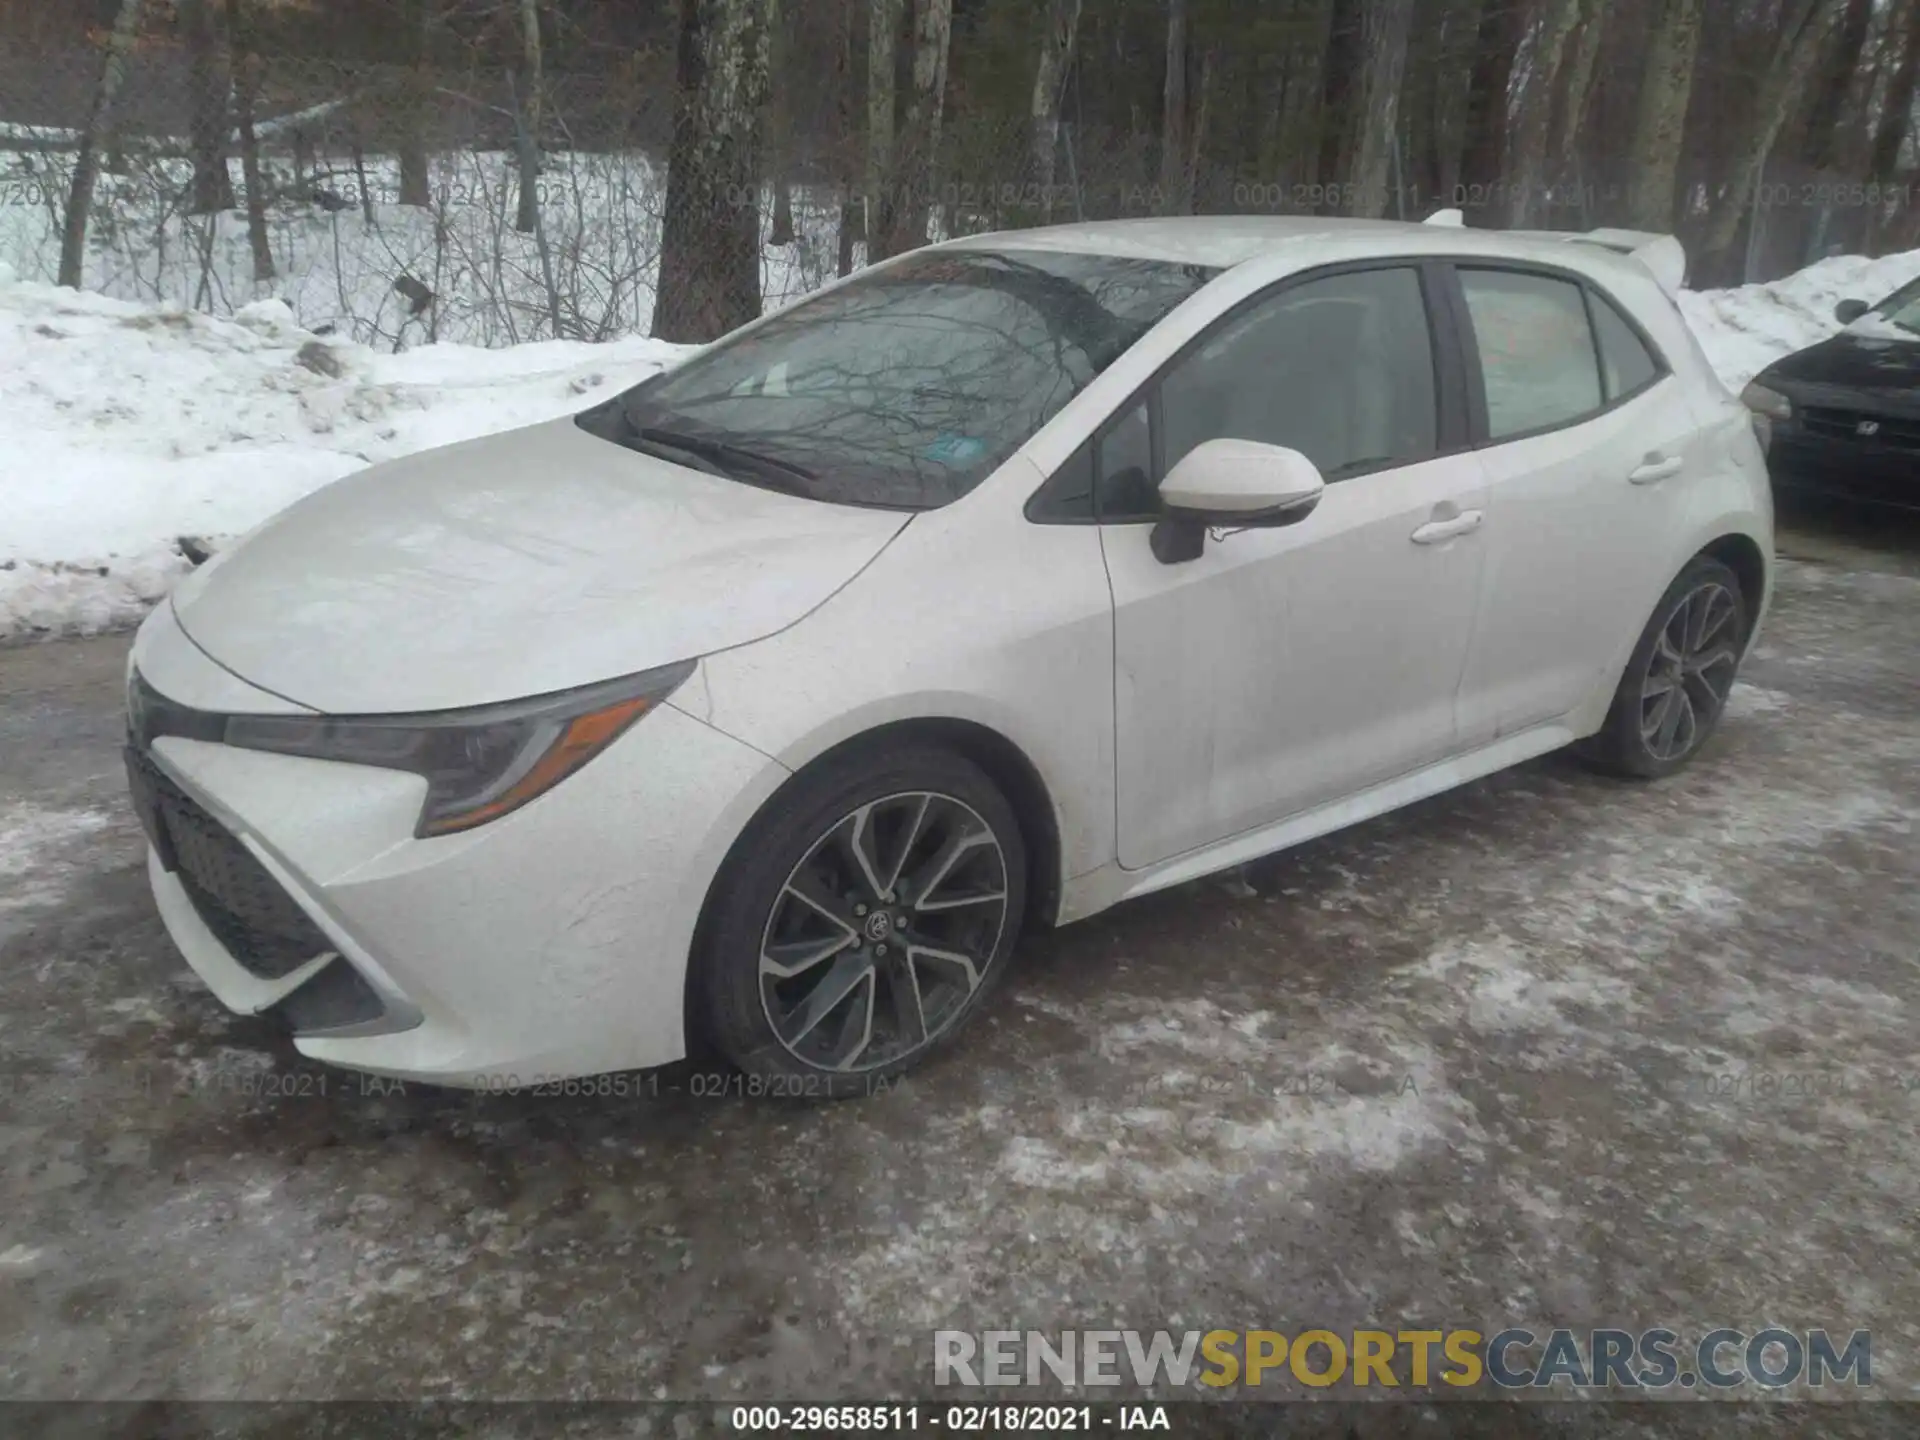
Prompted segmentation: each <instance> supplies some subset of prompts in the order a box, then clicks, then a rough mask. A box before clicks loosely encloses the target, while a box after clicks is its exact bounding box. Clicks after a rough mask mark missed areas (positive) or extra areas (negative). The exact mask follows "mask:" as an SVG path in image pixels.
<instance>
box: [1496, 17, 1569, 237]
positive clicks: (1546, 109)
mask: <svg viewBox="0 0 1920 1440" xmlns="http://www.w3.org/2000/svg"><path fill="white" fill-rule="evenodd" d="M1579 21H1580V0H1541V13H1540V23H1539V25H1538V26H1537V27H1535V30H1534V35H1533V51H1532V54H1531V57H1530V59H1529V63H1528V65H1527V76H1526V83H1525V84H1524V85H1523V86H1522V87H1521V90H1520V114H1519V116H1518V117H1517V118H1516V120H1515V122H1514V126H1513V159H1512V162H1511V163H1510V164H1509V165H1508V167H1507V194H1508V201H1509V211H1508V213H1509V218H1510V220H1511V222H1512V223H1513V224H1514V225H1519V226H1524V225H1530V224H1532V223H1533V222H1534V221H1535V219H1536V218H1537V217H1538V215H1539V214H1540V212H1541V210H1542V208H1543V206H1544V203H1545V196H1544V195H1543V194H1542V193H1541V192H1542V191H1544V189H1545V188H1546V163H1547V142H1548V140H1549V138H1550V135H1551V131H1552V127H1553V101H1554V96H1555V95H1556V93H1558V89H1559V84H1560V70H1561V65H1562V62H1563V60H1564V58H1565V56H1566V53H1567V42H1568V40H1569V39H1571V38H1572V36H1573V32H1574V29H1575V27H1576V26H1577V25H1578V24H1579Z"/></svg>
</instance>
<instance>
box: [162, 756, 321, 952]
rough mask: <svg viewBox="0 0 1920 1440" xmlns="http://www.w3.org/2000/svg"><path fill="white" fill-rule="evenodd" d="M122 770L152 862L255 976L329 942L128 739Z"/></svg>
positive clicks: (228, 834)
mask: <svg viewBox="0 0 1920 1440" xmlns="http://www.w3.org/2000/svg"><path fill="white" fill-rule="evenodd" d="M127 774H128V779H129V781H130V783H131V788H132V791H133V798H134V805H135V806H136V808H138V809H139V811H140V820H141V823H142V824H143V825H144V826H145V827H146V830H147V834H148V836H149V838H151V839H152V841H153V845H154V849H155V851H156V852H157V853H158V854H159V856H160V862H161V863H162V864H163V865H165V866H166V868H167V869H168V870H170V871H172V872H173V873H174V874H175V875H176V876H177V877H178V878H179V880H180V885H181V888H182V889H184V890H185V891H186V892H187V898H188V899H190V900H192V901H193V908H194V909H195V910H197V911H198V912H199V913H200V918H201V919H202V920H203V921H205V922H206V926H207V928H208V929H209V930H211V931H212V932H213V935H214V938H215V939H217V940H218V941H219V942H220V943H221V944H222V945H223V946H225V947H226V949H227V952H228V953H229V954H230V955H232V956H233V958H234V959H235V960H237V961H238V962H239V963H240V964H241V965H243V966H245V967H246V969H248V970H249V971H251V972H252V973H253V974H255V975H257V976H259V977H260V978H261V979H263V980H278V979H279V978H280V977H282V976H283V975H290V974H292V973H293V972H294V971H295V970H297V969H299V968H300V967H301V966H302V965H304V964H306V963H307V961H309V960H311V959H313V957H314V956H316V955H319V954H322V953H323V952H326V951H330V950H332V949H333V942H332V941H330V940H328V939H327V937H326V933H325V932H324V931H322V930H321V929H320V927H319V926H318V925H315V924H314V923H313V921H312V920H311V919H309V918H308V916H307V912H306V911H304V910H302V909H301V908H300V907H299V906H298V905H296V904H295V903H294V901H293V897H292V896H290V895H289V894H287V892H286V891H285V890H284V889H282V888H281V886H280V883H279V882H278V881H277V880H275V879H274V878H273V876H272V875H270V874H268V873H267V869H266V867H265V866H264V865H262V864H261V863H260V862H259V861H258V860H256V859H255V858H254V856H253V853H252V852H251V851H250V850H248V849H247V847H246V846H244V845H242V844H241V843H240V841H239V840H238V839H237V838H236V837H235V836H234V834H233V833H232V832H231V831H230V830H228V829H227V828H226V826H224V825H222V824H221V823H220V822H219V821H218V820H216V819H214V818H213V816H212V815H210V814H208V813H207V811H206V810H205V808H204V807H202V806H201V805H200V804H198V803H197V802H196V801H195V800H194V799H193V798H192V797H191V796H189V795H188V794H187V793H186V792H185V791H184V790H182V789H181V788H180V787H179V786H178V785H176V784H174V783H173V781H171V780H170V779H168V778H167V775H166V772H164V771H163V770H161V769H160V767H159V766H157V765H155V764H154V763H153V761H151V760H150V759H148V758H147V757H146V756H145V755H144V754H142V753H141V752H140V751H139V750H137V749H135V748H133V747H132V746H129V747H128V748H127Z"/></svg>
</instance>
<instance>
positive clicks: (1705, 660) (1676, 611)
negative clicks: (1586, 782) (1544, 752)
mask: <svg viewBox="0 0 1920 1440" xmlns="http://www.w3.org/2000/svg"><path fill="white" fill-rule="evenodd" d="M1746 645H1747V610H1746V602H1745V598H1744V597H1743V596H1742V595H1741V593H1740V577H1739V576H1737V575H1735V574H1734V573H1733V571H1732V570H1731V569H1729V568H1728V567H1727V566H1725V565H1723V564H1721V563H1720V561H1718V560H1714V559H1711V558H1709V557H1707V556H1704V555H1702V556H1696V557H1695V558H1694V559H1693V560H1692V561H1691V562H1690V563H1689V564H1688V565H1687V567H1686V569H1684V570H1682V571H1681V572H1680V575H1679V577H1678V578H1677V579H1676V580H1675V581H1674V582H1673V584H1671V585H1670V586H1668V587H1667V593H1666V594H1665V595H1663V596H1661V597H1660V603H1659V604H1658V605H1656V606H1655V607H1654V611H1653V617H1652V618H1651V619H1650V620H1648V621H1647V628H1646V629H1645V630H1644V631H1643V632H1641V635H1640V643H1639V644H1638V645H1636V646H1634V649H1633V655H1632V658H1630V659H1629V660H1628V661H1627V668H1626V672H1625V673H1624V674H1623V675H1622V676H1621V677H1620V688H1619V689H1618V690H1617V691H1616V692H1615V693H1614V697H1613V705H1612V708H1611V709H1609V710H1608V711H1607V718H1606V723H1605V724H1603V725H1602V726H1601V727H1600V730H1599V733H1598V734H1596V735H1594V736H1593V737H1592V738H1591V739H1589V740H1587V741H1586V742H1585V743H1584V744H1583V745H1582V746H1581V747H1580V752H1579V753H1580V754H1581V755H1582V756H1583V757H1584V758H1586V759H1587V760H1589V761H1591V762H1592V763H1593V764H1595V765H1596V766H1598V767H1599V768H1601V769H1603V770H1607V771H1610V772H1612V773H1613V774H1616V775H1626V776H1631V777H1633V778H1635V779H1648V780H1650V779H1657V778H1659V777H1661V776H1663V775H1671V774H1673V773H1674V772H1675V771H1676V770H1678V769H1680V768H1681V767H1682V766H1684V765H1685V764H1686V763H1687V762H1688V761H1690V760H1691V759H1693V757H1694V756H1695V755H1697V754H1699V753H1700V747H1701V746H1703V745H1705V744H1706V742H1707V740H1708V738H1709V737H1710V736H1711V735H1712V734H1713V732H1714V730H1715V728H1716V727H1717V726H1718V725H1719V723H1720V717H1721V715H1722V714H1723V713H1724V712H1725V710H1726V704H1727V695H1728V693H1729V692H1730V691H1731V690H1732V689H1733V681H1734V676H1735V674H1736V672H1737V671H1738V669H1739V666H1740V657H1741V656H1742V655H1743V654H1744V653H1745V651H1746Z"/></svg>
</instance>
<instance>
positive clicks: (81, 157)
mask: <svg viewBox="0 0 1920 1440" xmlns="http://www.w3.org/2000/svg"><path fill="white" fill-rule="evenodd" d="M139 28H140V0H120V11H119V13H118V14H117V15H116V16H115V17H114V22H113V33H112V34H111V35H110V36H109V37H108V39H107V57H106V60H105V61H104V62H103V63H102V64H101V67H100V83H99V84H98V85H96V86H95V87H94V91H93V111H92V113H91V114H90V115H88V117H87V133H86V134H85V135H83V136H81V138H80V151H79V154H77V155H76V156H75V157H74V162H73V186H72V188H71V189H70V190H69V191H68V192H67V213H66V221H65V224H64V225H63V226H62V228H61V235H60V283H61V284H62V285H65V286H67V287H68V288H69V289H73V290H78V289H79V288H80V282H81V278H82V276H83V274H84V272H85V268H86V256H87V219H88V217H89V215H91V213H92V211H93V187H94V185H95V184H96V183H98V181H99V178H100V156H101V154H102V152H104V151H105V150H106V149H107V147H108V144H109V142H110V140H111V137H112V132H113V103H114V101H115V100H116V99H117V98H118V97H119V94H120V85H121V82H123V81H124V80H125V79H126V75H127V56H128V54H129V53H131V52H132V50H133V41H134V35H135V33H136V32H137V31H138V30H139Z"/></svg>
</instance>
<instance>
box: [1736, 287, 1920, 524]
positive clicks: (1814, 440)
mask: <svg viewBox="0 0 1920 1440" xmlns="http://www.w3.org/2000/svg"><path fill="white" fill-rule="evenodd" d="M1834 318H1835V319H1836V320H1838V321H1839V322H1840V323H1841V324H1843V325H1845V326H1846V327H1847V328H1846V329H1845V330H1843V331H1841V332H1840V333H1839V334H1838V335H1835V336H1832V337H1831V338H1829V339H1826V340H1823V341H1821V342H1820V343H1819V344H1818V345H1814V346H1812V347H1810V348H1808V349H1806V350H1801V351H1799V352H1797V353H1796V354H1793V355H1789V356H1787V357H1786V358H1785V359H1784V360H1776V361H1775V362H1774V363H1773V364H1772V365H1769V366H1768V367H1767V368H1766V369H1765V370H1762V371H1761V372H1760V373H1759V374H1758V375H1757V376H1755V377H1754V380H1753V383H1752V384H1751V385H1749V386H1747V389H1746V393H1745V394H1744V395H1742V397H1741V398H1742V399H1743V400H1745V401H1746V404H1747V408H1748V409H1750V410H1752V411H1753V412H1754V414H1755V416H1756V417H1757V419H1756V424H1758V426H1759V427H1760V432H1761V439H1762V440H1763V441H1765V442H1767V468H1768V470H1769V472H1770V473H1771V474H1772V476H1773V486H1774V490H1775V491H1776V492H1777V493H1778V494H1779V495H1781V496H1782V497H1791V496H1796V495H1805V496H1813V497H1821V498H1828V499H1836V500H1852V501H1859V502H1863V503H1867V504H1873V505H1889V506H1897V507H1899V508H1900V509H1904V510H1915V511H1920V280H1916V281H1914V282H1913V283H1912V284H1910V285H1908V286H1906V287H1905V288H1903V289H1901V290H1898V291H1896V292H1895V293H1894V294H1893V295H1892V296H1890V297H1889V298H1888V299H1886V300H1884V301H1882V302H1881V303H1880V304H1879V305H1877V306H1869V305H1868V304H1867V303H1866V302H1865V301H1864V300H1843V301H1841V302H1840V304H1839V305H1838V306H1836V307H1835V309H1834Z"/></svg>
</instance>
